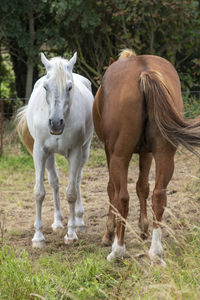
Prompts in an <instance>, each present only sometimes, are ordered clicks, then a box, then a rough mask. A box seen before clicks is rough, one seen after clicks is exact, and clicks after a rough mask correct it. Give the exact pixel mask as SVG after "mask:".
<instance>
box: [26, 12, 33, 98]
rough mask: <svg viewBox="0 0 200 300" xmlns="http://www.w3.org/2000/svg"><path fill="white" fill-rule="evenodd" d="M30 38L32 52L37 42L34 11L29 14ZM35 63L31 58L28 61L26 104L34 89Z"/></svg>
mask: <svg viewBox="0 0 200 300" xmlns="http://www.w3.org/2000/svg"><path fill="white" fill-rule="evenodd" d="M29 38H30V46H31V50H32V49H33V47H34V41H35V29H34V16H33V11H30V12H29ZM31 52H32V51H31ZM33 71H34V67H33V61H32V59H31V58H30V57H28V59H27V72H26V95H25V97H26V102H27V101H28V99H29V97H30V95H31V91H32V87H33Z"/></svg>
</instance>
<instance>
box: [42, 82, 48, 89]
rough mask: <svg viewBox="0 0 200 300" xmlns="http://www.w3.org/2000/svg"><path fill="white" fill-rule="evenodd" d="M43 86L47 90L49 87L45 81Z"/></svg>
mask: <svg viewBox="0 0 200 300" xmlns="http://www.w3.org/2000/svg"><path fill="white" fill-rule="evenodd" d="M43 88H44V89H45V90H46V91H47V89H48V87H47V85H46V84H45V83H44V85H43Z"/></svg>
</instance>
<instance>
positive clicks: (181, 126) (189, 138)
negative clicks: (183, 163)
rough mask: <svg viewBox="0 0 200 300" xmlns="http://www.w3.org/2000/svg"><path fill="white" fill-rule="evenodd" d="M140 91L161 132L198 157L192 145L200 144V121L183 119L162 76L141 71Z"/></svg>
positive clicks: (173, 143)
mask: <svg viewBox="0 0 200 300" xmlns="http://www.w3.org/2000/svg"><path fill="white" fill-rule="evenodd" d="M139 86H140V91H141V92H142V93H143V94H144V96H145V99H146V101H147V106H148V111H149V109H151V108H152V113H153V116H154V118H155V122H156V124H157V126H158V128H159V130H160V132H161V134H162V136H163V137H164V138H165V139H167V140H168V141H169V142H170V143H171V144H172V145H173V146H175V147H177V146H178V145H179V144H181V145H183V146H184V147H185V148H187V149H188V150H189V151H191V152H193V153H194V154H196V155H197V156H199V157H200V154H199V153H198V152H197V151H196V150H195V149H194V147H199V146H200V122H199V121H197V120H184V118H183V116H182V115H181V113H180V112H178V111H177V109H176V107H175V105H174V99H173V97H172V95H171V93H170V91H169V89H168V88H167V85H166V83H165V80H164V78H163V76H162V75H161V74H160V73H159V72H156V71H145V72H142V73H141V75H140V78H139Z"/></svg>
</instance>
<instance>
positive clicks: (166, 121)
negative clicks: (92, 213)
mask: <svg viewBox="0 0 200 300" xmlns="http://www.w3.org/2000/svg"><path fill="white" fill-rule="evenodd" d="M183 114H184V108H183V101H182V96H181V87H180V81H179V77H178V74H177V72H176V70H175V69H174V67H173V66H172V65H171V64H170V63H169V62H168V61H167V60H165V59H163V58H161V57H158V56H152V55H141V56H136V55H135V54H134V53H133V52H131V51H127V50H126V51H125V52H122V54H121V56H120V58H119V60H117V61H116V62H114V63H112V64H110V66H109V67H108V69H107V70H106V72H105V75H104V77H103V80H102V84H101V86H100V87H99V89H98V91H97V94H96V96H95V102H94V106H93V120H94V125H95V129H96V133H97V135H98V137H99V138H100V140H101V141H102V142H103V143H104V144H105V152H106V157H107V163H108V169H109V182H108V188H107V191H108V195H109V199H110V207H109V214H108V220H107V229H106V232H105V234H104V237H103V240H102V241H103V243H104V244H106V245H109V244H111V243H113V244H112V252H111V253H110V254H109V255H108V257H107V259H108V260H111V259H112V258H115V257H123V255H124V253H125V245H124V231H125V219H126V218H127V215H128V208H129V194H128V190H127V174H128V167H129V162H130V159H131V157H132V154H133V153H138V154H139V178H138V181H137V184H136V191H137V195H138V198H139V201H140V217H139V227H140V229H141V236H142V237H143V238H145V237H147V235H148V224H149V223H148V218H147V208H146V200H147V197H148V195H149V183H148V176H149V171H150V167H151V162H152V158H154V159H155V165H156V178H155V188H154V191H153V198H152V204H153V205H152V209H153V234H152V242H151V247H150V250H149V255H150V258H151V260H152V262H153V261H158V262H160V263H162V264H165V262H164V260H163V259H162V244H161V228H160V222H161V220H162V215H163V212H164V207H165V206H166V202H167V196H166V189H167V185H168V183H169V181H170V179H171V177H172V174H173V170H174V154H175V152H176V149H177V147H178V144H182V145H183V146H185V147H186V148H187V149H189V150H190V151H192V152H194V153H196V152H195V150H194V149H193V147H195V146H199V145H200V122H198V121H188V120H187V121H186V120H184V117H183ZM196 154H197V155H198V153H196ZM113 208H114V209H113ZM114 210H116V211H117V212H118V216H117V215H116V212H114ZM120 215H121V217H120ZM115 227H116V234H115Z"/></svg>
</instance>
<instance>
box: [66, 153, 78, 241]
mask: <svg viewBox="0 0 200 300" xmlns="http://www.w3.org/2000/svg"><path fill="white" fill-rule="evenodd" d="M81 156H82V149H81V148H76V149H73V150H71V152H70V155H69V158H68V161H69V180H68V186H67V189H66V194H67V201H68V204H69V220H68V232H67V234H66V235H65V237H64V241H65V243H66V244H69V243H72V242H73V241H76V240H77V239H78V237H77V235H76V215H75V203H76V200H77V181H78V176H79V172H80V166H81V165H80V157H81Z"/></svg>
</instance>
